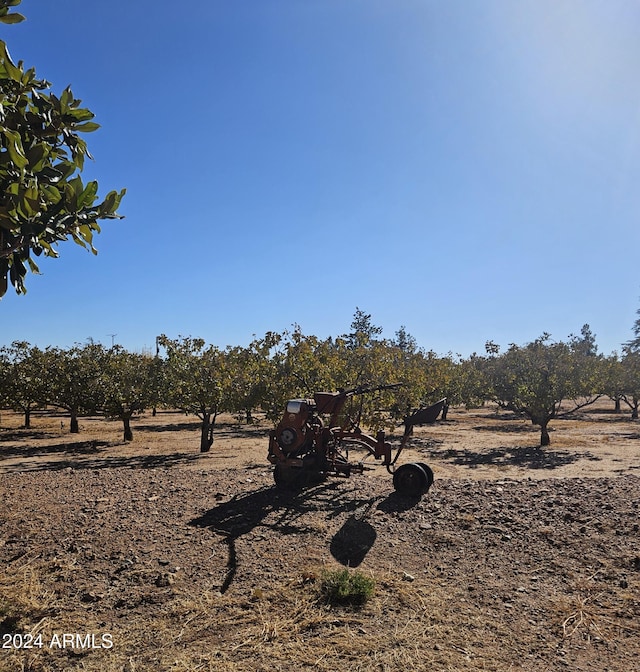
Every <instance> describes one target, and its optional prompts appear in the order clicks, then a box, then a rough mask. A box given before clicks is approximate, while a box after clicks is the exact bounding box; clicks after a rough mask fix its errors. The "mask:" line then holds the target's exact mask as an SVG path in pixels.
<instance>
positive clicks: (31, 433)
mask: <svg viewBox="0 0 640 672" xmlns="http://www.w3.org/2000/svg"><path fill="white" fill-rule="evenodd" d="M59 436H60V432H55V433H54V432H51V431H45V430H33V429H24V428H21V429H0V448H2V444H3V443H4V442H5V441H24V440H25V439H29V440H33V441H39V440H43V439H56V438H59Z"/></svg>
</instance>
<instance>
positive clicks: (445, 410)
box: [440, 404, 449, 420]
mask: <svg viewBox="0 0 640 672" xmlns="http://www.w3.org/2000/svg"><path fill="white" fill-rule="evenodd" d="M448 412H449V404H445V405H444V406H443V407H442V415H441V416H440V417H441V418H442V420H446V419H447V413H448Z"/></svg>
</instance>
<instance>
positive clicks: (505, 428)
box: [473, 423, 540, 434]
mask: <svg viewBox="0 0 640 672" xmlns="http://www.w3.org/2000/svg"><path fill="white" fill-rule="evenodd" d="M473 429H474V430H476V431H478V432H503V433H504V432H506V433H507V434H511V433H516V434H517V433H525V434H530V433H534V434H535V433H540V429H539V428H537V427H534V426H532V425H531V423H529V424H528V425H526V424H520V425H479V426H477V427H474V428H473Z"/></svg>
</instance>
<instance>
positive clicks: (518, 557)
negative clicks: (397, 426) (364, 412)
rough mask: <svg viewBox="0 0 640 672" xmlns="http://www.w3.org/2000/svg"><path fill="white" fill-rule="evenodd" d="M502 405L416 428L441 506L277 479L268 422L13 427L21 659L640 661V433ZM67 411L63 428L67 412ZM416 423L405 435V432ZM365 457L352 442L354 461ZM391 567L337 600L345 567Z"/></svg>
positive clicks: (72, 667) (7, 570) (359, 481)
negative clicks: (371, 584)
mask: <svg viewBox="0 0 640 672" xmlns="http://www.w3.org/2000/svg"><path fill="white" fill-rule="evenodd" d="M610 406H611V404H602V405H601V406H600V407H597V408H595V409H592V410H591V411H590V412H589V413H584V414H583V415H581V416H579V417H578V418H575V419H572V420H561V421H556V422H555V423H553V425H552V428H553V430H554V431H553V432H552V434H551V440H552V445H551V446H550V447H548V448H546V449H544V450H540V449H539V448H537V447H536V446H537V445H538V441H539V433H538V431H537V430H536V429H535V428H534V427H532V426H531V425H530V424H528V423H527V422H526V421H524V420H522V419H518V418H514V417H513V416H512V415H510V414H497V413H496V412H495V411H494V409H493V408H491V407H486V408H482V409H478V410H474V411H465V410H462V409H451V411H450V413H449V419H448V420H447V421H446V422H439V423H437V424H436V425H434V426H432V427H425V428H421V429H417V430H416V433H415V436H414V439H413V440H412V444H411V450H409V451H406V453H404V454H403V456H402V458H401V460H400V461H401V462H405V461H413V460H418V459H419V461H422V462H427V463H428V464H429V465H430V466H431V467H432V469H433V470H434V472H435V479H436V480H435V483H434V485H433V486H432V488H431V489H430V490H429V492H428V493H427V494H425V495H424V496H423V497H422V498H421V499H420V500H419V501H407V500H404V499H402V498H399V497H397V496H396V495H395V494H394V492H393V487H392V484H391V477H390V476H389V474H387V473H386V471H385V470H384V469H382V468H380V467H378V468H377V469H375V470H373V471H369V472H365V474H363V475H354V476H353V477H351V478H350V479H337V478H330V479H328V480H326V481H325V482H323V483H321V484H319V485H315V486H313V487H311V488H309V489H308V490H306V491H304V492H303V493H300V494H286V493H280V492H278V491H277V490H276V489H275V487H274V485H273V479H272V474H271V468H270V466H269V465H268V463H267V462H266V459H265V458H266V452H267V443H268V438H267V435H268V429H269V427H268V425H266V424H262V425H254V426H250V427H245V426H242V425H237V424H236V423H235V422H234V421H233V419H232V418H223V421H222V422H221V423H220V424H219V427H218V428H217V435H216V440H215V443H214V446H213V448H212V450H211V452H210V453H208V454H204V455H202V454H200V453H199V452H198V445H199V432H198V421H197V419H194V418H190V417H185V416H184V415H180V414H177V413H166V412H161V413H159V414H158V415H157V416H156V417H151V415H144V416H142V417H141V418H139V419H137V420H136V421H135V422H134V425H133V429H134V441H133V442H132V443H131V444H126V445H125V444H123V443H122V442H121V440H120V435H121V426H120V425H119V424H118V423H112V422H107V421H105V420H102V419H98V418H96V419H85V420H84V421H81V433H80V434H79V435H75V436H71V435H69V434H68V433H67V431H68V420H67V419H65V418H63V417H60V416H54V415H44V414H43V415H36V416H35V417H34V419H33V423H32V424H33V427H32V429H31V430H24V429H20V424H21V418H20V417H18V416H14V415H11V414H8V413H5V412H3V413H2V417H1V420H0V494H1V495H2V497H1V501H0V633H1V635H0V637H2V639H1V641H0V671H2V672H17V671H31V672H45V671H56V672H57V671H66V670H69V671H74V672H75V671H78V670H89V671H95V672H115V671H117V672H142V671H145V672H146V671H149V672H151V671H153V672H164V671H167V672H168V671H176V672H177V671H180V672H195V671H196V670H198V671H200V670H203V671H205V670H206V671H218V670H221V671H229V672H240V671H243V672H244V671H247V672H249V671H254V670H264V671H267V670H269V671H270V672H271V671H274V670H275V671H277V670H287V671H288V670H292V671H293V670H301V669H302V670H304V669H308V670H321V671H329V670H331V671H333V670H341V671H344V672H349V671H355V670H361V671H363V672H368V671H369V670H379V671H381V672H382V671H392V670H403V671H404V670H418V671H421V670H425V671H426V670H430V671H434V670H435V671H441V670H442V671H445V670H446V671H451V672H466V671H480V670H483V671H495V672H507V671H509V670H512V671H516V670H523V671H527V672H544V671H547V670H548V671H550V672H551V671H554V672H555V671H556V670H567V671H572V670H576V671H583V670H585V671H586V670H593V671H598V672H605V671H607V670H608V671H611V672H632V671H633V670H636V671H637V670H640V534H639V529H638V528H639V523H640V426H639V425H638V423H637V422H632V421H630V420H629V419H628V414H627V415H624V416H621V415H616V414H614V413H613V412H611V410H610ZM61 423H62V426H61ZM398 439H399V437H398ZM353 458H354V456H353V455H352V459H353ZM345 565H349V566H350V567H354V568H356V567H357V570H353V571H360V572H362V573H363V574H365V575H366V576H369V577H371V578H373V579H374V580H375V593H374V596H373V597H372V599H371V600H370V601H369V602H367V603H366V604H365V605H364V606H363V607H361V608H346V607H338V606H331V605H328V604H326V603H325V602H324V601H323V599H322V598H321V595H320V591H319V584H320V578H321V575H322V572H323V570H325V569H335V568H341V567H343V566H345Z"/></svg>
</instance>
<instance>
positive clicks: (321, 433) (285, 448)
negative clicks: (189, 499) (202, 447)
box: [267, 384, 447, 496]
mask: <svg viewBox="0 0 640 672" xmlns="http://www.w3.org/2000/svg"><path fill="white" fill-rule="evenodd" d="M399 386H400V384H394V385H379V386H377V387H362V386H361V387H356V388H353V389H350V390H340V391H339V392H316V393H315V394H314V395H313V399H291V400H289V401H288V402H287V405H286V408H285V412H284V415H283V417H282V419H281V420H280V422H279V423H278V425H277V427H276V428H275V429H274V430H272V431H271V432H270V434H269V452H268V456H267V459H268V460H269V462H271V464H273V465H275V469H274V479H275V482H276V484H277V485H278V486H279V487H282V488H287V489H299V488H301V487H303V486H304V485H306V484H308V483H309V482H313V481H314V480H318V479H319V478H321V477H322V476H324V475H326V474H334V475H337V476H344V477H349V476H350V475H351V474H352V473H362V472H363V471H364V470H365V469H370V468H371V467H368V466H365V465H364V464H363V462H359V463H355V464H354V463H351V462H349V460H348V457H347V455H348V446H349V445H353V444H355V445H357V446H359V447H363V448H365V449H366V451H367V452H368V455H369V456H372V457H374V458H375V459H376V460H382V465H381V466H384V467H386V468H387V471H388V472H389V473H390V474H392V475H393V485H394V487H395V489H396V491H397V492H398V493H399V494H402V495H407V496H420V495H421V494H423V493H424V492H426V491H427V490H428V489H429V488H430V487H431V484H432V483H433V471H432V470H431V468H430V467H429V466H428V465H427V464H424V463H422V462H413V463H409V464H403V465H402V466H400V467H397V468H396V467H395V465H396V462H397V460H398V458H399V457H400V453H401V452H402V450H403V448H404V447H405V445H406V444H407V441H408V440H409V437H410V436H411V434H412V430H413V427H414V426H415V425H423V424H432V423H434V422H435V421H436V420H437V419H438V416H439V415H440V413H441V412H442V410H443V408H445V406H446V403H447V400H446V398H445V399H441V400H440V401H438V402H436V403H435V404H433V405H431V406H428V407H426V408H421V409H419V410H417V411H416V412H414V413H412V414H411V415H409V416H407V417H405V418H404V426H405V431H404V435H403V437H402V441H401V442H400V445H399V446H397V447H396V448H394V447H393V446H392V445H391V444H390V443H389V442H388V441H387V440H386V434H385V432H384V431H379V432H378V433H377V434H376V435H375V437H374V436H371V435H369V434H366V433H364V432H363V431H362V430H361V429H360V427H359V422H358V421H355V420H353V419H352V418H351V417H349V416H348V415H347V417H346V419H343V420H342V422H341V421H340V416H341V413H342V410H343V408H344V405H345V403H346V401H347V399H349V398H350V397H352V396H354V395H360V394H366V393H368V392H376V391H380V390H388V389H394V388H397V387H399ZM322 416H325V418H326V416H329V418H328V420H326V421H323V418H322ZM394 451H395V452H394ZM345 453H346V455H345Z"/></svg>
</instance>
